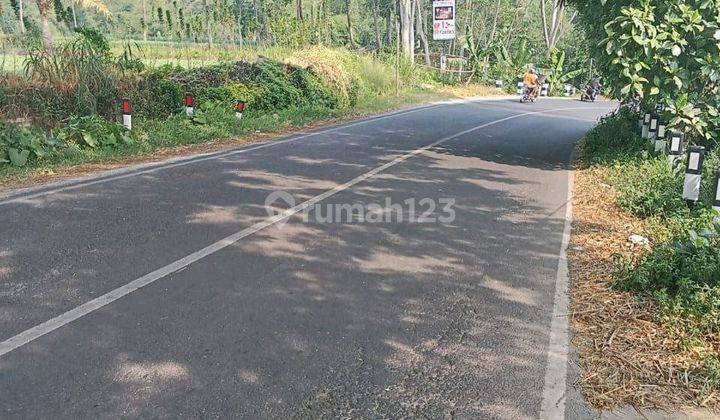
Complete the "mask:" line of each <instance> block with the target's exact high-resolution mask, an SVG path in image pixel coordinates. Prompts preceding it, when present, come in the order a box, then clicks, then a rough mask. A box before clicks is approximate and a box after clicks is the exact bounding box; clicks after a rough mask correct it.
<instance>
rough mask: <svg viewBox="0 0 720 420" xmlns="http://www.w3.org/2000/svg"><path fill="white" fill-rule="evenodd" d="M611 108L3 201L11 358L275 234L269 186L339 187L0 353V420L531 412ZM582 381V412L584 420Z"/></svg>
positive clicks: (382, 121)
mask: <svg viewBox="0 0 720 420" xmlns="http://www.w3.org/2000/svg"><path fill="white" fill-rule="evenodd" d="M612 105H613V104H611V103H595V104H586V103H581V102H577V101H571V100H560V99H543V100H541V101H539V102H538V103H535V104H520V103H519V102H518V101H511V100H494V101H475V102H457V103H448V104H440V105H434V106H431V107H425V108H422V109H417V110H412V111H409V112H408V111H404V112H399V113H396V114H391V115H386V116H383V117H381V118H370V119H368V120H364V121H362V122H360V123H352V124H348V125H344V126H337V127H334V128H332V129H330V130H327V129H325V130H319V131H317V132H315V133H313V134H312V135H307V136H303V137H302V138H298V139H292V138H291V139H288V141H284V142H278V143H276V144H273V143H270V144H269V145H268V146H263V147H260V148H257V147H251V148H247V149H240V150H243V151H234V152H230V153H228V152H223V153H217V154H214V155H212V156H209V157H208V156H205V157H201V158H191V159H189V160H185V161H181V162H182V164H178V162H174V163H168V164H166V165H162V166H153V167H152V170H147V168H148V167H138V168H131V169H129V170H127V171H124V172H121V173H120V174H117V173H111V174H100V175H99V177H100V178H94V179H83V180H78V181H74V182H70V183H63V184H59V185H48V186H44V187H40V188H37V189H33V190H30V191H20V192H16V193H11V195H10V196H8V197H6V198H5V199H2V198H0V341H4V340H5V341H7V340H9V339H11V338H13V337H15V336H17V335H19V334H23V333H24V332H26V331H28V330H29V329H31V328H33V327H36V326H38V325H40V324H42V323H44V322H46V321H48V320H50V319H52V318H54V317H58V316H59V317H61V318H62V317H63V316H64V314H67V313H68V311H71V310H73V309H74V308H77V307H79V306H80V305H83V304H84V303H86V302H88V301H91V300H93V299H96V298H98V296H101V295H103V294H105V293H108V292H111V291H113V290H115V289H118V288H121V287H122V286H123V285H126V284H128V283H129V282H132V281H133V280H135V279H138V278H141V277H143V276H145V275H146V274H148V273H151V272H153V271H154V270H158V269H159V268H161V267H164V266H167V265H168V264H171V263H173V262H175V261H178V260H180V259H182V258H184V257H186V256H188V255H191V254H193V253H195V252H196V251H198V250H200V249H203V248H205V247H207V246H209V245H211V244H213V243H216V242H217V241H219V240H221V239H223V238H226V237H229V236H230V235H233V234H235V233H237V232H240V231H243V230H244V229H252V228H253V226H257V225H258V224H259V223H263V221H266V220H268V218H269V217H271V214H269V213H268V211H267V209H266V206H265V200H266V198H267V197H268V195H270V194H271V193H273V192H277V191H284V192H286V193H288V194H290V195H291V196H292V197H293V200H294V201H295V204H298V203H301V202H303V201H305V200H308V199H312V198H313V197H317V196H318V195H321V194H323V193H325V192H327V191H329V190H333V189H335V190H336V192H335V193H334V194H333V195H331V196H328V197H326V198H325V199H323V200H321V201H319V202H318V203H317V205H318V206H319V207H315V212H310V213H309V216H308V217H303V216H302V214H296V215H293V216H291V217H289V218H288V220H287V223H279V224H272V225H270V226H267V227H265V228H263V229H260V230H258V231H257V232H253V233H252V234H250V235H247V236H246V237H243V238H242V239H240V240H238V241H236V242H234V243H232V244H229V245H227V246H225V247H223V248H222V249H218V250H216V251H214V252H212V253H210V254H208V255H205V256H203V257H202V258H199V259H197V260H196V261H193V262H192V263H191V264H188V265H186V266H184V267H182V269H179V270H176V271H174V272H171V273H169V274H167V275H164V276H162V277H160V278H158V279H157V280H155V281H153V282H151V283H149V284H147V285H146V286H144V287H142V288H140V289H138V290H134V291H132V292H131V293H128V294H127V295H124V296H123V297H121V298H118V299H116V300H113V301H111V302H109V303H107V304H105V305H103V306H101V307H99V308H97V309H94V310H91V311H89V312H88V313H86V314H84V315H83V316H81V317H79V318H78V319H74V320H72V321H68V322H64V323H63V324H62V325H61V326H59V327H58V328H55V329H53V330H51V331H48V332H47V333H45V334H44V335H41V336H39V337H37V338H34V339H32V340H30V341H29V342H28V343H27V344H24V345H21V346H19V347H17V348H14V349H13V350H12V351H9V352H7V353H6V354H3V355H1V356H0V417H1V418H54V419H57V418H120V417H141V418H417V417H426V418H513V419H521V418H537V417H538V416H539V415H540V406H541V403H542V398H543V387H544V378H545V370H546V367H547V360H548V354H547V353H548V340H549V332H550V325H551V317H552V311H553V304H554V293H555V281H556V275H557V268H558V258H559V257H558V254H559V251H560V248H561V242H562V235H563V226H564V223H565V205H566V201H567V196H568V191H567V190H568V170H569V169H570V166H569V160H570V156H571V153H572V150H573V148H574V146H575V144H576V143H577V141H579V140H580V139H581V138H582V136H583V135H584V133H586V132H587V130H589V129H590V128H591V127H592V126H593V124H594V122H595V120H596V119H597V117H598V116H600V115H602V114H604V113H607V112H608V111H610V110H611V109H612ZM528 113H533V114H528ZM479 126H483V127H482V128H478V129H475V130H472V129H473V128H475V127H479ZM458 133H464V134H460V135H457V136H456V137H454V138H450V139H448V140H447V141H444V142H442V143H440V144H437V145H434V146H432V147H429V148H426V149H425V150H418V149H421V148H424V147H426V146H428V145H430V144H432V143H434V142H436V141H438V140H439V139H443V138H446V137H449V136H453V135H456V134H458ZM407 154H410V155H408V156H406V155H407ZM401 157H402V159H400V160H398V158H401ZM383 165H387V166H386V167H384V169H383V170H381V171H377V172H373V170H375V169H376V168H380V167H382V166H383ZM368 174H369V175H368ZM358 177H366V178H363V179H361V180H359V181H357V182H355V183H353V184H352V185H349V186H346V187H343V184H344V183H347V182H349V181H351V180H354V179H357V178H358ZM423 199H425V201H421V200H423ZM413 202H414V203H415V206H416V208H414V209H412V208H411V207H410V203H413ZM447 202H452V203H453V204H452V205H451V208H452V210H453V211H454V217H452V218H451V219H450V220H444V221H439V220H435V221H432V220H430V221H425V222H426V223H415V221H409V220H408V218H409V217H410V216H411V215H416V216H417V215H418V214H420V215H422V213H425V212H426V211H427V213H426V215H428V216H430V217H431V219H432V218H433V217H434V218H436V219H437V217H438V216H441V215H444V208H443V206H442V205H441V204H440V203H447ZM386 203H391V204H397V205H399V206H400V207H401V212H402V213H401V214H402V215H403V219H402V220H398V218H397V217H392V216H393V215H395V216H397V214H398V213H393V212H394V211H395V210H392V209H391V210H388V209H385V208H383V205H384V204H386ZM432 203H434V204H432ZM334 205H340V206H342V205H356V206H357V205H359V206H360V208H363V209H365V208H368V206H369V205H371V207H370V208H373V209H374V210H373V211H372V212H370V213H372V214H366V215H365V216H366V217H365V219H370V218H371V216H373V215H375V216H377V215H378V214H380V215H385V216H387V217H386V218H381V219H382V220H380V221H377V220H375V221H374V222H371V221H370V220H363V218H362V217H349V218H344V220H337V221H336V220H333V221H330V222H328V221H325V219H326V218H327V217H325V218H323V217H322V216H323V215H324V216H327V215H328V213H327V212H328V211H330V210H328V209H331V208H337V207H333V206H334ZM372 205H377V206H372ZM433 205H435V207H434V208H433V209H432V210H433V211H430V210H431V209H430V207H431V206H433ZM383 212H385V213H383ZM317 216H320V217H317ZM305 219H307V220H305ZM571 362H572V361H571ZM570 371H571V375H570V377H569V378H568V380H567V388H568V394H567V395H566V398H567V407H566V410H567V411H566V416H567V417H568V418H579V417H588V416H591V415H592V414H591V413H590V412H589V411H588V410H587V409H586V408H585V407H584V405H583V404H582V401H581V399H580V398H579V397H578V396H577V395H576V393H575V392H574V390H573V386H572V383H573V377H572V376H573V373H572V372H573V368H572V366H571V369H570Z"/></svg>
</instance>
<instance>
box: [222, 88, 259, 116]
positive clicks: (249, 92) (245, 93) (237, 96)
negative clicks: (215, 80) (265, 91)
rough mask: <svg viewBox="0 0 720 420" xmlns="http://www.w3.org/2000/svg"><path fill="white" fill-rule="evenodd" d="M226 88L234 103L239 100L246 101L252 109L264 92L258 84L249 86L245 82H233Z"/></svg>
mask: <svg viewBox="0 0 720 420" xmlns="http://www.w3.org/2000/svg"><path fill="white" fill-rule="evenodd" d="M226 88H227V90H228V93H229V94H230V96H231V97H232V101H233V102H234V103H237V102H238V101H242V102H245V104H246V105H247V107H248V109H250V110H252V109H254V108H255V104H257V101H258V98H259V97H260V95H261V94H262V88H260V87H258V86H248V85H246V84H244V83H233V84H230V85H227V86H226Z"/></svg>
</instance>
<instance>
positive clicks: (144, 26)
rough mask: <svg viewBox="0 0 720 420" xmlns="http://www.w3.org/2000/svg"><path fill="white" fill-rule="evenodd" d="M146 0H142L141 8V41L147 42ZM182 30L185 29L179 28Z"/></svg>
mask: <svg viewBox="0 0 720 420" xmlns="http://www.w3.org/2000/svg"><path fill="white" fill-rule="evenodd" d="M146 3H147V0H142V8H143V41H145V42H147V35H148V20H147V4H146ZM181 30H182V31H184V30H185V28H182V29H181Z"/></svg>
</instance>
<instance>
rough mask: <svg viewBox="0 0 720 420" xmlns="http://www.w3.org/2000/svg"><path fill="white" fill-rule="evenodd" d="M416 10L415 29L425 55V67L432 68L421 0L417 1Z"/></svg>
mask: <svg viewBox="0 0 720 420" xmlns="http://www.w3.org/2000/svg"><path fill="white" fill-rule="evenodd" d="M415 10H417V12H416V13H415V16H416V17H417V27H416V28H415V29H417V33H418V37H419V38H420V43H421V44H422V47H423V52H424V53H425V65H426V66H430V47H429V46H428V40H427V35H426V33H425V14H424V13H423V12H422V10H423V9H422V8H421V7H420V0H415Z"/></svg>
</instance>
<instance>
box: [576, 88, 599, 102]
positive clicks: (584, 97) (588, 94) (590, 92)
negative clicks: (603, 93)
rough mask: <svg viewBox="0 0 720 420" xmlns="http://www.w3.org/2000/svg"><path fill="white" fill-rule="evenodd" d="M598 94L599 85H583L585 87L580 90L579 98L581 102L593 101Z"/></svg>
mask: <svg viewBox="0 0 720 420" xmlns="http://www.w3.org/2000/svg"><path fill="white" fill-rule="evenodd" d="M598 96H600V87H599V86H598V87H593V86H590V85H587V86H585V89H583V90H582V92H580V100H581V101H583V102H595V99H597V97H598Z"/></svg>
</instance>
